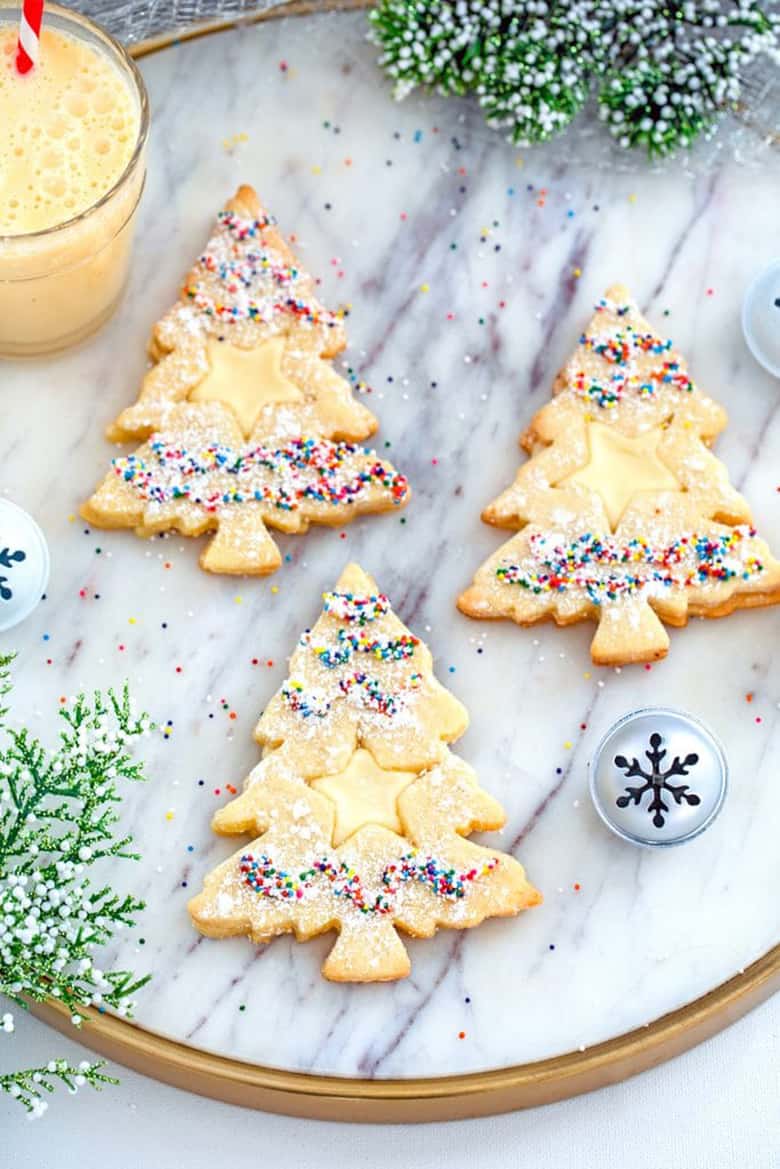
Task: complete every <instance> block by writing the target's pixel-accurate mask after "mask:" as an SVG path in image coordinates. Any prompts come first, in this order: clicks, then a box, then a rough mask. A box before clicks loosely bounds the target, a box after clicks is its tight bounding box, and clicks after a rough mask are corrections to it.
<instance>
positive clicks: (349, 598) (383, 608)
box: [322, 593, 390, 626]
mask: <svg viewBox="0 0 780 1169" xmlns="http://www.w3.org/2000/svg"><path fill="white" fill-rule="evenodd" d="M322 599H323V602H324V608H325V612H326V613H332V614H333V616H334V617H339V618H340V619H341V620H342V621H346V622H347V624H349V625H360V626H363V625H368V624H369V622H371V621H376V619H377V618H378V617H384V616H385V614H386V613H389V612H390V601H389V599H388V598H387V597H386V596H385V594H384V593H378V594H377V595H376V596H370V597H356V596H355V594H354V593H323V594H322Z"/></svg>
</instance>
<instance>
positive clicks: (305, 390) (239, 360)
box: [107, 186, 376, 442]
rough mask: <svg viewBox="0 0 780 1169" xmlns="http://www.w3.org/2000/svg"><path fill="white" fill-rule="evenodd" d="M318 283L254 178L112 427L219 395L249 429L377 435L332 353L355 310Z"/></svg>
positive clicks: (148, 423) (149, 425) (120, 438)
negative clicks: (324, 295) (337, 304)
mask: <svg viewBox="0 0 780 1169" xmlns="http://www.w3.org/2000/svg"><path fill="white" fill-rule="evenodd" d="M314 290H315V281H314V279H313V278H312V277H311V276H310V275H309V273H308V272H306V271H304V269H303V268H302V267H301V266H300V264H299V263H298V262H297V260H296V258H295V256H294V255H293V254H292V252H291V251H290V249H289V247H288V246H287V244H286V243H285V241H284V239H283V237H282V236H281V234H280V232H279V231H278V229H277V227H276V221H275V220H274V219H273V218H272V217H271V216H270V215H269V214H268V213H267V211H265V210H264V208H263V207H262V206H261V205H260V202H259V200H258V197H257V195H256V193H255V192H254V190H253V189H252V188H251V187H247V186H244V187H239V189H238V191H237V192H236V194H235V195H234V197H233V198H232V199H230V200H229V201H228V203H227V204H226V205H225V208H224V210H223V211H221V212H220V214H219V216H218V218H217V224H216V229H215V232H214V235H213V236H212V238H211V239H210V240H209V242H208V244H207V245H206V249H205V251H204V252H203V254H202V255H201V256H200V258H199V259H198V261H197V263H196V264H195V266H194V267H193V268H192V270H191V271H190V272H189V274H188V275H187V277H186V278H185V281H184V284H183V286H182V289H181V293H180V297H179V301H178V303H177V304H176V305H174V307H173V308H172V309H170V311H169V312H167V313H166V314H165V316H164V317H163V318H162V320H160V321H158V323H157V325H156V326H155V328H154V332H153V334H152V339H151V342H150V345H149V353H150V356H151V357H152V360H153V362H154V364H153V366H152V368H151V369H150V370H149V372H148V373H147V375H146V377H145V378H144V382H143V385H142V387H141V392H140V394H139V397H138V401H137V402H135V403H134V405H132V406H130V407H129V408H128V409H127V410H123V411H122V413H121V414H120V415H119V417H118V418H117V419H116V420H115V421H114V422H113V423H112V424H111V426H109V428H108V432H107V433H108V438H109V439H110V440H111V441H112V442H128V441H130V440H131V439H143V438H148V437H149V435H150V434H151V433H152V432H153V431H155V430H157V429H158V428H159V427H160V426H161V425H162V424H164V423H165V420H166V416H167V414H168V411H169V410H170V408H171V406H173V405H175V404H176V403H178V402H185V401H189V402H195V403H198V402H219V403H220V404H221V405H222V406H223V407H224V408H225V409H226V410H228V411H229V412H230V413H231V414H232V416H233V418H234V419H235V422H236V423H237V425H238V426H239V427H240V428H241V431H242V433H243V436H244V438H245V439H246V440H247V441H249V440H250V439H252V438H259V437H263V436H266V435H274V436H279V435H282V434H284V435H288V436H292V437H297V436H299V435H301V434H308V435H318V436H319V437H321V438H330V439H346V440H349V441H352V442H360V441H361V440H362V439H365V438H368V436H369V435H371V434H373V433H374V431H375V430H376V419H375V418H374V416H373V414H371V412H370V411H369V410H367V409H366V408H365V406H362V405H361V404H360V403H359V402H357V401H355V399H354V397H353V396H352V392H351V389H350V386H349V384H348V383H347V382H346V381H345V380H344V378H342V377H340V376H339V374H337V373H336V371H335V370H334V369H333V366H332V364H331V359H332V358H334V357H336V356H337V355H338V354H339V353H340V352H341V351H342V350H343V349H344V347H345V345H346V332H345V329H344V320H343V316H342V315H341V314H337V313H331V312H328V311H327V309H325V308H323V306H322V305H321V304H320V303H319V301H318V300H317V298H316V296H315V295H314Z"/></svg>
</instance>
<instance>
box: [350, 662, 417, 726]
mask: <svg viewBox="0 0 780 1169" xmlns="http://www.w3.org/2000/svg"><path fill="white" fill-rule="evenodd" d="M421 681H422V678H421V676H420V674H411V675H410V677H409V685H408V687H406V689H404V690H400V691H398V692H397V693H394V694H393V693H390V692H387V691H383V690H382V688H381V686H380V685H379V682H378V681H377V679H376V678H370V677H369V676H368V674H363V673H360V672H357V673H354V674H349V675H348V676H347V677H346V678H342V679H341V681H340V682H339V689H340V690H341V692H342V693H343V694H344V695H346V697H347V698H353V699H356V700H357V701H358V703H359V704H360V706H363V707H365V708H367V709H368V710H371V711H373V712H374V713H375V714H384V715H389V716H390V717H391V718H392V716H393V715H394V714H398V711H399V710H400V709H401V707H402V706H403V705H404V702H405V698H406V695H407V694H408V693H409V691H412V690H417V689H418V688H419V686H420V683H421Z"/></svg>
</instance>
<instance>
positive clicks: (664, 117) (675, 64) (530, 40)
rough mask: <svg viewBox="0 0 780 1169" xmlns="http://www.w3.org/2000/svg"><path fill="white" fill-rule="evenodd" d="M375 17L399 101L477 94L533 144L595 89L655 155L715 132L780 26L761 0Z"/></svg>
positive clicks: (513, 3) (613, 128)
mask: <svg viewBox="0 0 780 1169" xmlns="http://www.w3.org/2000/svg"><path fill="white" fill-rule="evenodd" d="M370 21H371V27H372V38H373V40H374V41H375V42H376V43H377V44H378V45H379V46H380V47H381V49H382V57H381V64H382V65H383V66H384V67H385V69H386V70H387V72H388V73H389V75H390V76H391V77H392V78H393V79H394V81H395V94H396V96H397V97H404V96H405V95H406V94H408V93H409V92H411V90H412V89H414V88H415V87H416V86H420V85H422V86H426V87H429V88H434V89H437V90H438V91H439V92H441V93H444V94H461V95H462V94H467V93H473V94H475V95H476V96H477V97H478V99H479V102H480V104H481V105H482V107H483V109H484V111H485V115H486V118H487V120H488V122H489V124H491V125H496V126H501V127H505V128H506V129H507V130H508V136H509V137H510V139H511V140H512V141H513V142H515V143H516V144H517V145H528V144H530V143H533V142H541V141H544V140H545V139H547V138H549V137H551V136H552V135H553V134H556V133H558V132H560V131H561V130H563V129H564V128H565V127H566V126H567V125H568V124H569V122H570V121H571V120H572V118H574V116H575V115H576V114H577V113H578V112H579V110H580V109H581V108H582V106H583V105H584V104H585V102H586V100H587V98H588V96H589V94H590V93H591V92H593V91H595V92H596V94H597V101H598V104H599V112H600V115H601V117H602V118H603V120H604V121H605V122H606V123H607V126H608V128H609V131H610V133H611V134H612V135H613V136H614V137H615V138H617V140H618V141H619V142H620V144H621V146H624V147H642V148H644V149H645V150H647V151H648V153H650V154H651V155H662V154H671V153H673V152H674V151H676V150H677V149H679V148H680V147H685V146H688V145H689V144H690V143H691V142H692V141H693V139H694V138H695V137H696V136H697V135H698V134H701V133H702V132H706V131H709V130H711V129H712V128H713V127H714V126H715V125H716V123H717V121H718V119H719V118H720V116H721V115H722V114H723V113H724V111H725V110H727V109H728V108H730V107H733V106H734V105H735V104H736V103H737V102H738V100H739V97H740V93H741V76H742V73H743V71H744V69H745V68H746V67H747V66H748V65H749V64H750V62H751V61H752V60H753V59H754V58H755V57H756V56H758V55H759V54H760V53H776V52H777V46H778V33H779V32H780V16H778V14H777V13H776V12H775V13H774V14H772V11H771V10H770V12H767V11H765V10H764V8H762V6H761V5H760V4H759V3H758V2H757V0H672V3H668V2H667V0H568V2H567V0H523V2H517V0H484V2H483V0H456V2H454V3H453V2H446V0H380V3H379V4H378V5H377V6H376V8H375V9H374V10H373V11H372V12H371V14H370Z"/></svg>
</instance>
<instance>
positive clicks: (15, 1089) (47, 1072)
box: [0, 1059, 119, 1119]
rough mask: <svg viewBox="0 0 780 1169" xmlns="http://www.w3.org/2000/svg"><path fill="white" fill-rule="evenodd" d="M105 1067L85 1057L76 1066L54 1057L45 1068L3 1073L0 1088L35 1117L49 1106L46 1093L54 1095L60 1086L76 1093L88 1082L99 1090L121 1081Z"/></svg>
mask: <svg viewBox="0 0 780 1169" xmlns="http://www.w3.org/2000/svg"><path fill="white" fill-rule="evenodd" d="M105 1066H106V1065H105V1061H104V1060H99V1061H98V1062H97V1063H89V1062H88V1061H87V1060H84V1061H82V1062H81V1063H80V1064H78V1065H77V1066H76V1067H73V1065H72V1064H69V1063H68V1061H67V1060H65V1059H52V1060H49V1062H48V1063H47V1064H43V1065H42V1066H41V1067H37V1068H24V1069H22V1070H20V1071H18V1072H6V1073H5V1074H3V1075H0V1091H3V1092H5V1093H6V1095H8V1096H10V1097H11V1098H12V1099H13V1100H17V1101H18V1102H19V1103H20V1104H21V1105H22V1106H23V1107H24V1108H26V1109H27V1112H28V1114H29V1116H30V1118H31V1119H35V1118H37V1117H40V1116H42V1115H43V1114H44V1112H45V1111H46V1109H47V1108H48V1107H49V1102H48V1100H47V1099H46V1096H45V1094H46V1093H48V1094H51V1093H52V1092H54V1091H55V1089H56V1088H57V1087H58V1086H59V1087H64V1088H67V1090H68V1091H69V1092H70V1093H72V1094H75V1093H76V1092H77V1091H78V1090H79V1088H82V1087H83V1086H84V1085H85V1084H88V1085H89V1086H90V1087H91V1088H95V1089H96V1090H97V1091H100V1089H101V1087H102V1085H103V1084H117V1083H118V1082H119V1081H118V1080H116V1079H115V1078H114V1077H113V1076H109V1075H106V1074H105V1072H104V1071H103V1068H104V1067H105Z"/></svg>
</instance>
